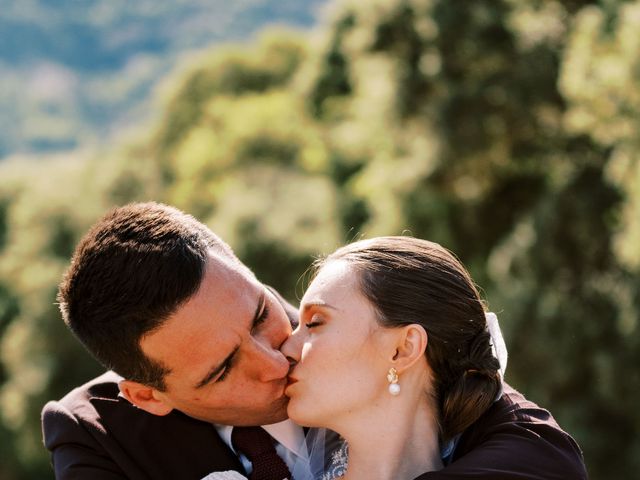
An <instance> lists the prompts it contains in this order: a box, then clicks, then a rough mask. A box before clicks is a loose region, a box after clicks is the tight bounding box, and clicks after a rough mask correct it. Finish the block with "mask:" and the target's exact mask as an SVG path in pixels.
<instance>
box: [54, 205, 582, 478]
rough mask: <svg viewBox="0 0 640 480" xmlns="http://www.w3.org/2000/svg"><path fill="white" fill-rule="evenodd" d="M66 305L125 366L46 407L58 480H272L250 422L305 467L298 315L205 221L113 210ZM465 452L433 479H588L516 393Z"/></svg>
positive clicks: (98, 353) (90, 243)
mask: <svg viewBox="0 0 640 480" xmlns="http://www.w3.org/2000/svg"><path fill="white" fill-rule="evenodd" d="M59 301H60V307H61V311H62V314H63V317H64V320H65V322H66V323H67V325H68V326H69V328H70V329H71V330H72V331H73V332H74V333H75V335H76V336H77V337H78V338H79V339H80V341H81V342H82V343H83V344H84V345H85V346H86V347H87V349H88V350H89V351H90V352H91V353H92V354H93V355H94V356H95V357H96V358H97V359H98V360H99V361H100V362H102V363H103V364H104V365H105V367H107V368H108V369H110V370H113V372H117V374H116V373H113V372H109V373H106V374H104V375H102V376H101V377H98V378H97V379H95V380H93V381H91V382H89V383H88V384H86V385H83V386H81V387H79V388H78V389H76V390H74V391H72V392H71V393H69V394H68V395H67V396H66V397H65V398H64V399H62V400H61V401H59V402H49V403H48V404H47V405H46V406H45V408H44V410H43V420H42V422H43V431H44V439H45V445H46V446H47V448H48V449H49V450H50V451H51V452H52V459H53V466H54V469H55V472H56V478H58V479H75V478H91V479H97V480H101V479H104V480H106V479H123V478H130V479H164V478H167V479H200V478H203V477H204V476H206V475H207V474H209V473H211V472H216V471H220V472H222V471H229V470H235V471H238V472H242V473H243V474H245V473H250V472H251V471H253V477H252V478H257V479H264V480H268V479H269V478H270V477H268V476H267V474H265V473H260V472H261V470H260V469H261V468H262V465H261V464H260V462H261V460H256V458H255V457H253V453H250V452H249V451H248V450H245V449H244V447H243V446H241V445H242V443H243V442H242V441H241V440H240V439H239V437H241V433H242V432H245V431H247V429H242V428H234V427H231V425H233V426H255V425H266V427H265V430H266V431H267V432H268V433H269V434H270V435H271V436H272V437H273V439H275V444H276V447H275V448H276V453H277V455H274V456H275V457H276V459H277V460H278V461H280V459H282V460H284V463H285V464H286V466H285V471H286V469H287V468H288V470H289V471H291V472H293V475H294V476H296V475H304V472H303V470H304V469H303V470H302V471H301V470H300V466H301V465H304V463H305V458H306V457H305V456H306V454H307V452H306V450H305V448H304V445H305V443H304V434H303V431H302V429H301V428H300V427H297V426H296V425H293V423H292V422H290V421H288V420H286V405H287V398H286V397H285V396H284V388H285V386H286V382H287V373H288V369H289V363H288V361H287V359H286V358H285V356H284V355H283V354H282V353H281V352H280V350H279V348H280V346H281V345H282V343H283V342H284V341H285V339H286V338H287V337H288V336H289V335H290V334H291V325H292V323H296V322H297V320H296V317H297V314H296V312H295V310H294V309H293V308H292V307H291V306H290V305H288V304H287V303H286V302H284V301H283V300H282V299H281V298H280V297H279V295H278V294H277V293H276V292H274V291H272V290H270V289H269V288H267V287H265V286H264V285H262V284H261V283H260V282H259V281H258V280H257V279H256V278H255V276H254V275H253V274H252V272H251V271H250V270H249V269H248V268H247V267H245V266H244V265H243V264H242V263H241V262H240V261H239V260H238V259H237V258H236V257H235V255H234V254H233V252H232V251H231V249H230V248H229V247H228V246H227V245H226V244H225V243H224V242H223V241H222V240H220V239H219V238H218V237H217V236H215V235H214V234H213V233H212V232H211V231H210V230H209V229H207V228H206V227H205V226H204V225H202V224H201V223H199V222H197V221H196V220H195V219H193V218H192V217H190V216H188V215H186V214H184V213H182V212H180V211H178V210H176V209H174V208H172V207H168V206H165V205H160V204H155V203H146V204H132V205H128V206H125V207H122V208H119V209H116V210H114V211H112V212H111V213H109V214H108V215H107V216H106V217H104V218H103V219H102V220H101V221H99V222H98V223H97V224H96V225H95V226H94V227H93V228H92V229H91V230H90V231H89V232H88V233H87V235H86V236H85V237H84V238H83V239H82V241H81V242H80V244H79V245H78V247H77V249H76V252H75V254H74V257H73V259H72V261H71V265H70V268H69V270H68V272H67V274H66V275H65V278H64V279H63V281H62V283H61V285H60V291H59ZM251 431H252V432H253V431H256V430H251ZM257 431H259V432H262V433H264V431H263V430H261V429H257ZM236 433H237V435H236ZM256 441H257V440H256ZM245 443H246V442H245ZM249 443H251V442H249ZM253 443H256V442H253ZM267 443H269V444H270V439H269V441H268V442H267ZM268 446H269V447H271V445H268ZM265 448H266V447H265ZM452 458H453V463H451V465H449V466H448V467H447V468H445V469H444V470H442V471H440V472H432V473H428V474H425V475H423V476H422V477H421V479H424V480H427V479H446V478H466V477H468V478H474V479H478V478H481V479H496V478H505V479H506V478H514V479H518V478H521V479H532V478H563V479H567V478H586V474H585V471H584V464H583V462H582V457H581V453H580V451H579V449H578V447H577V446H576V445H575V442H573V440H572V439H571V438H570V437H569V436H568V435H567V434H566V433H564V432H563V431H562V430H561V429H560V428H559V427H558V425H557V424H556V423H555V421H554V420H553V418H551V416H550V415H549V414H548V412H546V411H544V410H542V409H540V408H539V407H537V406H535V405H533V404H531V403H529V402H526V400H524V399H523V398H522V397H521V396H520V395H519V394H518V393H517V392H515V391H513V390H510V389H508V390H507V394H506V395H505V397H504V398H503V399H502V400H500V401H499V402H496V404H495V405H494V407H493V408H492V409H490V410H489V411H488V412H487V413H486V414H485V415H483V417H482V418H481V419H480V420H479V421H478V422H476V424H475V425H473V426H472V427H471V428H470V429H469V430H468V431H467V432H465V434H464V435H463V436H462V437H461V438H460V440H459V442H458V446H457V447H456V450H455V452H454V453H453V456H452ZM519 458H521V459H524V463H523V464H522V465H521V464H520V462H519ZM301 472H302V473H301ZM287 475H288V474H285V476H287ZM274 478H282V476H280V477H277V476H276V477H274Z"/></svg>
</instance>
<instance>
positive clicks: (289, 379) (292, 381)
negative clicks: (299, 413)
mask: <svg viewBox="0 0 640 480" xmlns="http://www.w3.org/2000/svg"><path fill="white" fill-rule="evenodd" d="M296 383H298V379H297V378H294V377H292V376H291V375H289V376H288V377H287V385H286V386H285V387H284V393H285V395H287V393H288V391H289V388H291V386H292V385H294V384H296Z"/></svg>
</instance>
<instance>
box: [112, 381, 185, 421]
mask: <svg viewBox="0 0 640 480" xmlns="http://www.w3.org/2000/svg"><path fill="white" fill-rule="evenodd" d="M118 387H119V388H120V393H121V394H122V396H123V397H124V398H126V399H127V400H129V402H131V403H133V404H134V405H135V406H136V407H138V408H141V409H142V410H144V411H146V412H149V413H152V414H153V415H158V416H164V415H167V414H168V413H170V412H171V410H173V407H172V406H171V405H169V404H168V403H167V401H166V400H165V398H164V395H162V394H161V392H160V391H158V390H156V389H155V388H152V387H148V386H147V385H143V384H141V383H138V382H134V381H131V380H121V381H120V383H118Z"/></svg>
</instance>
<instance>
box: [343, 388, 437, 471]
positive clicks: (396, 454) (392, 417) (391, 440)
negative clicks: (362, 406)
mask: <svg viewBox="0 0 640 480" xmlns="http://www.w3.org/2000/svg"><path fill="white" fill-rule="evenodd" d="M432 411H433V410H432V409H430V408H429V407H428V405H427V401H426V399H425V398H424V397H422V399H417V400H412V399H411V398H408V396H405V398H403V397H402V394H401V395H399V396H398V397H391V396H389V398H386V399H383V401H382V402H381V403H380V404H378V405H372V406H371V408H369V409H367V411H366V412H359V413H361V414H360V415H354V416H352V418H351V420H352V421H350V422H349V424H348V425H344V427H345V428H344V429H342V430H343V431H339V432H338V433H340V434H341V435H342V436H343V437H344V438H345V439H346V440H347V442H348V444H349V466H348V468H347V473H346V475H345V477H344V479H345V480H360V479H366V480H391V479H393V480H402V479H409V480H411V479H413V478H414V477H417V476H418V475H420V474H422V473H425V472H428V471H433V470H439V469H440V468H442V459H441V458H440V448H439V444H438V426H437V422H436V419H435V418H434V416H433V413H432ZM355 417H359V418H355Z"/></svg>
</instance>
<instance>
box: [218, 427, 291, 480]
mask: <svg viewBox="0 0 640 480" xmlns="http://www.w3.org/2000/svg"><path fill="white" fill-rule="evenodd" d="M231 443H232V444H233V448H235V449H236V450H238V451H239V452H241V453H243V454H244V455H245V456H246V457H247V458H248V459H249V461H250V462H251V465H253V471H252V472H251V475H249V480H283V479H290V478H291V472H290V471H289V468H288V467H287V464H286V463H284V460H282V458H280V457H279V456H278V454H277V453H276V448H275V447H274V446H273V439H272V438H271V435H269V434H268V433H267V432H266V431H265V430H264V429H263V428H261V427H234V428H233V430H232V431H231Z"/></svg>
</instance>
